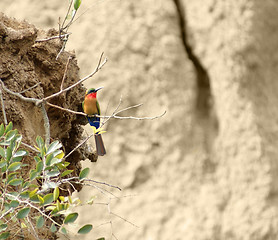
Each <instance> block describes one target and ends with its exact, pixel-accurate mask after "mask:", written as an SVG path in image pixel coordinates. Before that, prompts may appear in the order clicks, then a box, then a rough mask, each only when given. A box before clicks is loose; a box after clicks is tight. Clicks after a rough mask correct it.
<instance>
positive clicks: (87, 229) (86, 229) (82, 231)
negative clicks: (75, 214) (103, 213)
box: [78, 224, 93, 234]
mask: <svg viewBox="0 0 278 240" xmlns="http://www.w3.org/2000/svg"><path fill="white" fill-rule="evenodd" d="M92 228H93V225H92V224H86V225H84V226H83V227H82V228H80V229H79V230H78V233H79V234H87V233H89V232H90V231H91V230H92Z"/></svg>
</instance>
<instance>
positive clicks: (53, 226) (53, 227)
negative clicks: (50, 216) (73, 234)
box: [50, 223, 57, 232]
mask: <svg viewBox="0 0 278 240" xmlns="http://www.w3.org/2000/svg"><path fill="white" fill-rule="evenodd" d="M50 231H51V232H56V231H57V228H56V226H55V224H54V223H52V225H51V227H50Z"/></svg>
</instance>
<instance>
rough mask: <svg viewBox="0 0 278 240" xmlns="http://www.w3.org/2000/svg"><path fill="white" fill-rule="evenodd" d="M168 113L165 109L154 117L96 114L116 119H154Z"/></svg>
mask: <svg viewBox="0 0 278 240" xmlns="http://www.w3.org/2000/svg"><path fill="white" fill-rule="evenodd" d="M165 114H166V111H164V112H163V113H162V114H160V115H158V116H154V117H133V116H129V117H121V116H117V115H114V116H99V115H96V116H97V117H101V118H116V119H121V120H123V119H134V120H153V119H157V118H161V117H163V116H164V115H165Z"/></svg>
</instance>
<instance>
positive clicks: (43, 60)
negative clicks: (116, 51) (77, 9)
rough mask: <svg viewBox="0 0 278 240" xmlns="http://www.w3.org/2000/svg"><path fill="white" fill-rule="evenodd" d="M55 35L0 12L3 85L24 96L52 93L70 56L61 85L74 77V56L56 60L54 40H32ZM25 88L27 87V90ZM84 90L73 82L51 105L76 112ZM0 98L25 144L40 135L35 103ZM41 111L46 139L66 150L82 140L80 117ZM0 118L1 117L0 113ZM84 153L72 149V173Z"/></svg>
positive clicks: (40, 121)
mask: <svg viewBox="0 0 278 240" xmlns="http://www.w3.org/2000/svg"><path fill="white" fill-rule="evenodd" d="M55 34H57V32H56V31H55V30H53V29H52V30H49V31H48V32H44V31H42V30H38V29H37V28H36V27H35V26H34V25H31V24H29V23H27V22H19V21H17V20H15V19H10V18H8V17H6V16H5V15H3V14H1V15H0V37H1V45H0V49H1V52H0V79H1V80H2V81H3V83H4V85H5V86H6V87H7V88H9V89H10V90H12V91H14V92H22V94H23V95H24V96H25V97H29V98H30V97H31V98H32V97H33V98H43V97H46V96H49V95H51V94H53V93H56V92H58V91H59V90H60V86H61V82H62V79H63V76H64V73H65V67H66V62H67V59H68V58H69V57H71V61H70V62H69V65H68V71H67V74H66V77H65V83H64V87H67V86H70V85H71V84H73V83H75V82H76V81H77V80H78V79H79V77H78V70H79V68H78V66H77V62H76V59H75V56H74V54H70V53H64V54H63V56H62V57H61V58H60V59H58V60H55V58H56V56H57V53H58V52H59V51H60V50H59V49H61V43H59V41H51V42H38V43H36V42H35V41H36V40H37V39H38V38H45V37H49V36H52V35H55ZM34 86H35V87H34ZM31 87H34V88H31ZM29 88H31V89H30V90H28V89H29ZM26 90H27V91H26ZM84 92H85V89H84V88H83V87H82V86H78V87H76V88H74V89H72V90H70V91H69V92H67V93H65V94H64V95H63V96H61V95H60V96H59V97H56V98H53V100H51V103H53V104H56V105H60V106H63V107H65V108H71V109H75V110H76V111H77V110H78V108H79V107H80V103H81V102H82V99H83V96H84ZM3 98H4V105H5V110H6V114H7V120H8V121H12V122H13V124H14V127H15V128H17V129H18V130H19V132H20V133H21V134H22V135H23V139H24V142H25V143H28V144H30V145H34V143H35V138H36V136H42V137H44V135H45V129H44V122H43V118H42V113H41V110H40V108H39V107H36V106H35V105H34V104H33V103H29V102H24V101H22V100H20V99H19V98H18V97H16V96H13V95H11V94H9V93H7V92H5V91H3ZM46 111H47V114H48V117H49V121H50V126H51V128H50V133H51V141H53V140H55V139H59V140H60V141H62V143H63V145H64V150H65V152H69V151H71V150H72V149H73V148H74V146H76V145H77V144H78V143H79V141H80V139H81V136H82V132H83V129H82V128H81V126H80V124H82V123H83V119H82V118H80V117H77V116H76V115H74V114H70V113H67V112H63V111H60V110H57V109H54V108H51V107H47V108H46ZM1 119H3V115H2V112H1ZM84 154H85V155H86V151H84V149H82V150H81V151H76V152H75V153H74V154H73V155H72V156H71V159H69V161H70V162H72V165H74V164H76V166H77V168H76V170H77V173H78V171H79V168H80V166H79V167H78V165H80V163H79V161H80V160H82V159H83V160H84V158H85V155H84Z"/></svg>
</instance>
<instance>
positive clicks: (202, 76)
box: [173, 0, 211, 116]
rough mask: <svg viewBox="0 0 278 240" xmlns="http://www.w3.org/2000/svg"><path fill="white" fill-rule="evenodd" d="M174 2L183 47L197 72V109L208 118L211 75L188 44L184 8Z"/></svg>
mask: <svg viewBox="0 0 278 240" xmlns="http://www.w3.org/2000/svg"><path fill="white" fill-rule="evenodd" d="M173 1H174V3H175V5H176V8H177V13H178V18H179V24H180V31H181V37H182V42H183V46H184V48H185V51H186V53H187V55H188V58H189V59H190V60H191V61H192V63H193V65H194V68H195V71H196V76H197V87H198V92H197V100H196V107H197V110H198V111H199V112H200V113H202V114H203V115H205V116H208V115H209V114H210V107H211V103H210V101H211V89H210V80H209V75H208V73H207V71H206V69H205V68H204V67H203V65H202V63H201V62H200V60H199V59H198V57H197V56H196V55H195V54H194V52H193V50H192V47H191V46H190V44H189V43H188V39H187V30H186V16H185V12H184V7H183V5H182V3H181V1H180V0H173Z"/></svg>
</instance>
